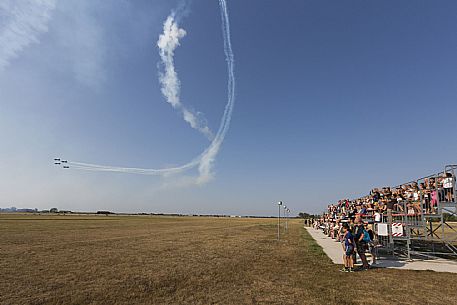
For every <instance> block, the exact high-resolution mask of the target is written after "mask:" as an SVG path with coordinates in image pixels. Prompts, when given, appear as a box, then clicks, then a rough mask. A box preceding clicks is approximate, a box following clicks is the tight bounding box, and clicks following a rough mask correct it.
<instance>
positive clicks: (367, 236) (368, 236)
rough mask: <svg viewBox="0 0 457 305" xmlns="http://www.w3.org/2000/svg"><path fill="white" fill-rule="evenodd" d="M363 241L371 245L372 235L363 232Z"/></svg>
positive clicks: (365, 231)
mask: <svg viewBox="0 0 457 305" xmlns="http://www.w3.org/2000/svg"><path fill="white" fill-rule="evenodd" d="M363 241H364V242H366V243H369V242H370V241H371V238H370V233H368V231H367V230H365V229H364V230H363Z"/></svg>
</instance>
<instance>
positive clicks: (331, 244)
mask: <svg viewBox="0 0 457 305" xmlns="http://www.w3.org/2000/svg"><path fill="white" fill-rule="evenodd" d="M305 229H306V230H308V233H309V234H310V235H311V236H312V237H313V238H314V239H315V240H316V242H317V243H318V244H319V245H320V246H321V247H322V249H324V252H325V254H327V256H328V257H329V258H330V259H331V260H332V261H333V263H334V264H339V265H342V264H343V262H342V261H343V259H342V255H343V250H342V248H341V244H340V243H338V242H336V241H334V240H333V239H331V238H330V237H327V236H326V235H324V234H323V233H322V231H321V230H315V229H313V228H309V227H305ZM376 267H381V268H395V269H408V270H433V271H437V272H452V273H457V262H455V261H451V260H446V259H434V260H426V261H425V260H414V261H410V262H409V261H401V260H388V259H382V258H381V259H378V261H377V264H376Z"/></svg>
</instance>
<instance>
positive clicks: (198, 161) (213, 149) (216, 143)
mask: <svg viewBox="0 0 457 305" xmlns="http://www.w3.org/2000/svg"><path fill="white" fill-rule="evenodd" d="M219 6H220V10H221V19H222V34H223V37H224V53H225V57H226V61H227V70H228V83H227V91H228V93H227V94H228V99H227V104H226V105H225V109H224V114H223V116H222V119H221V124H220V126H219V130H218V131H217V134H216V135H215V137H214V139H213V140H212V142H211V144H210V145H209V146H208V147H207V148H206V149H205V151H204V152H203V153H202V154H201V155H199V156H198V157H197V158H195V159H193V160H192V161H190V162H188V163H186V164H184V165H181V166H177V167H169V168H162V169H147V168H128V167H116V166H104V165H98V164H90V163H82V162H71V161H68V164H69V165H71V167H72V168H76V169H81V170H91V171H108V172H120V173H130V174H141V175H161V176H166V175H169V174H175V173H181V172H184V171H186V170H189V169H192V168H194V167H197V166H198V171H199V176H198V177H197V179H196V183H197V184H203V183H206V182H208V181H209V180H211V178H212V177H213V166H214V162H215V160H216V156H217V154H218V152H219V150H220V148H221V145H222V143H223V141H224V138H225V136H226V134H227V131H228V130H229V127H230V121H231V118H232V113H233V106H234V103H235V72H234V56H233V51H232V44H231V41H230V22H229V15H228V11H227V4H226V0H219Z"/></svg>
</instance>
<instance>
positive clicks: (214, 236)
mask: <svg viewBox="0 0 457 305" xmlns="http://www.w3.org/2000/svg"><path fill="white" fill-rule="evenodd" d="M275 234H276V222H275V220H273V219H234V218H199V217H176V218H173V217H148V216H145V217H116V216H21V215H16V216H12V215H0V238H1V244H0V270H1V271H0V304H457V289H455V287H456V286H455V285H456V283H457V275H455V274H448V273H436V272H432V271H405V270H380V269H376V270H369V271H365V272H355V273H351V274H348V273H341V272H339V271H338V270H339V268H340V266H337V265H333V264H332V263H331V261H330V260H329V259H328V258H327V257H326V256H325V254H323V252H322V250H321V248H320V247H319V246H318V245H317V244H316V243H315V242H314V240H312V239H311V237H310V236H309V235H308V233H306V231H305V230H304V229H303V228H302V226H301V222H300V221H298V220H294V221H292V222H291V223H290V226H289V232H288V233H287V235H286V236H285V239H284V240H283V241H281V242H280V243H278V242H277V241H276V240H275V239H276V235H275Z"/></svg>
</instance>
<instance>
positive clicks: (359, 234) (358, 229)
mask: <svg viewBox="0 0 457 305" xmlns="http://www.w3.org/2000/svg"><path fill="white" fill-rule="evenodd" d="M364 231H365V228H364V226H363V221H362V218H361V217H360V215H357V216H356V218H355V227H354V240H355V247H356V248H357V254H358V255H359V257H360V259H361V260H362V269H363V270H367V269H368V268H370V265H369V264H368V261H367V257H366V256H365V250H366V248H367V243H366V242H365V241H364V240H363V236H364V234H363V233H364Z"/></svg>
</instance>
